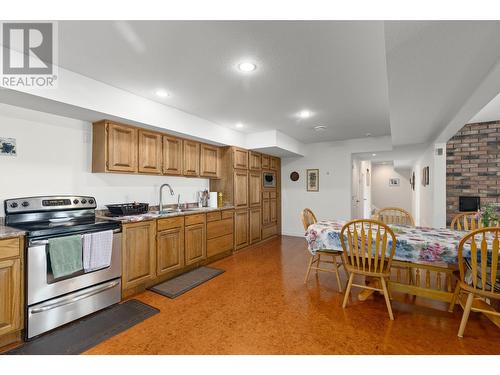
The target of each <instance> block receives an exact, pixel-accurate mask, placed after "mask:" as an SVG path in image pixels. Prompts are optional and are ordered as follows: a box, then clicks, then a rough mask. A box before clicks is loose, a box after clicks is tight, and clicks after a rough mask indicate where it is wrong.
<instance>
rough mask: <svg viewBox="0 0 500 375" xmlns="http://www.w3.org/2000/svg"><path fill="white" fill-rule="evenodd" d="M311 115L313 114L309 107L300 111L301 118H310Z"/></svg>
mask: <svg viewBox="0 0 500 375" xmlns="http://www.w3.org/2000/svg"><path fill="white" fill-rule="evenodd" d="M311 116H312V113H311V111H309V110H308V109H303V110H302V111H300V112H299V117H300V118H309V117H311Z"/></svg>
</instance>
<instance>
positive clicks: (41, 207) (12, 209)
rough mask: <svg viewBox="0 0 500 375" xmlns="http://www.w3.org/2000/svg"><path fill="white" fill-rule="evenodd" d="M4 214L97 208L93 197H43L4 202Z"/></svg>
mask: <svg viewBox="0 0 500 375" xmlns="http://www.w3.org/2000/svg"><path fill="white" fill-rule="evenodd" d="M4 207H5V212H6V213H9V214H12V213H22V212H42V211H61V210H77V209H80V210H81V209H95V208H96V207H97V204H96V201H95V198H94V197H87V196H43V197H26V198H14V199H7V200H5V201H4Z"/></svg>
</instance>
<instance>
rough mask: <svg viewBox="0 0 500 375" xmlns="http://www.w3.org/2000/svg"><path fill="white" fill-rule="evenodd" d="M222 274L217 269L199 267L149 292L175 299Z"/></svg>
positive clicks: (156, 286) (221, 271)
mask: <svg viewBox="0 0 500 375" xmlns="http://www.w3.org/2000/svg"><path fill="white" fill-rule="evenodd" d="M223 272H224V270H221V269H218V268H212V267H200V268H196V269H195V270H192V271H189V272H186V273H184V274H182V275H180V276H177V277H174V278H173V279H170V280H167V281H164V282H163V283H161V284H158V285H155V286H154V287H152V288H150V290H151V291H153V292H156V293H158V294H161V295H162V296H165V297H168V298H176V297H178V296H180V295H181V294H183V293H186V292H187V291H188V290H191V289H193V288H195V287H197V286H198V285H200V284H203V283H204V282H206V281H208V280H210V279H213V278H214V277H216V276H218V275H220V274H221V273H223Z"/></svg>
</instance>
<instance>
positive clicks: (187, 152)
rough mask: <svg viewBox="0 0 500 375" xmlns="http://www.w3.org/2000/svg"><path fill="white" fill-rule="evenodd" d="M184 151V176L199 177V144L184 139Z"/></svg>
mask: <svg viewBox="0 0 500 375" xmlns="http://www.w3.org/2000/svg"><path fill="white" fill-rule="evenodd" d="M183 150H184V171H183V174H184V176H199V175H200V144H199V143H198V142H195V141H189V140H187V139H185V140H184V141H183Z"/></svg>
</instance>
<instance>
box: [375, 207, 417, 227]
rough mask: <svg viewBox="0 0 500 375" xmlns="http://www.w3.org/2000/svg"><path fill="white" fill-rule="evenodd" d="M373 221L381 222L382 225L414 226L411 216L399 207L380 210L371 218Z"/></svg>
mask: <svg viewBox="0 0 500 375" xmlns="http://www.w3.org/2000/svg"><path fill="white" fill-rule="evenodd" d="M373 219H374V220H378V221H381V222H382V223H384V224H394V225H409V226H411V227H414V226H415V220H413V216H411V214H410V213H409V212H408V211H406V210H404V209H402V208H399V207H384V208H381V209H380V210H379V211H378V212H377V213H376V214H375V216H374V217H373Z"/></svg>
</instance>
